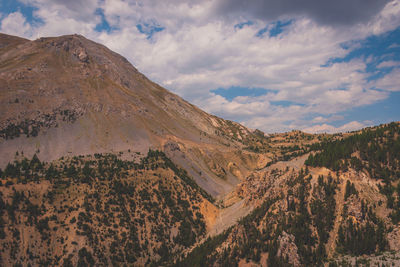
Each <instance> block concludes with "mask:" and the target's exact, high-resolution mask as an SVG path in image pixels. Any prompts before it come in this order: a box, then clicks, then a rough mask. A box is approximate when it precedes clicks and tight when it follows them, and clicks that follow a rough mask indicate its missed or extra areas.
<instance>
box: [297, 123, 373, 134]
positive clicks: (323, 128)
mask: <svg viewBox="0 0 400 267" xmlns="http://www.w3.org/2000/svg"><path fill="white" fill-rule="evenodd" d="M367 126H370V125H369V124H366V123H361V122H358V121H352V122H349V123H346V124H344V125H342V126H339V127H334V126H332V125H329V124H325V123H324V124H319V125H314V126H312V127H308V128H304V129H302V131H304V132H306V133H339V132H350V131H356V130H359V129H361V128H364V127H367Z"/></svg>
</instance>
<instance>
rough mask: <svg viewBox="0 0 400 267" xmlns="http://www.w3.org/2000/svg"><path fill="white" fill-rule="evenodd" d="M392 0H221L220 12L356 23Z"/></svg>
mask: <svg viewBox="0 0 400 267" xmlns="http://www.w3.org/2000/svg"><path fill="white" fill-rule="evenodd" d="M388 2H389V1H387V0H384V1H376V0H351V1H348V0H337V1H321V0H305V1H292V0H252V1H242V0H222V1H219V2H218V3H217V6H216V12H217V13H218V14H220V15H226V14H229V15H234V16H238V15H241V16H244V17H251V18H257V19H261V20H266V21H273V20H277V19H279V18H281V17H283V16H306V17H310V18H312V19H313V20H315V21H316V22H317V23H319V24H322V25H331V26H337V25H346V26H348V25H354V24H357V23H364V22H367V21H369V20H370V19H371V18H372V17H373V16H375V15H377V14H378V13H379V12H380V11H381V10H382V9H383V8H384V7H385V5H386V4H387V3H388Z"/></svg>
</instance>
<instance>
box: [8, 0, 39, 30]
mask: <svg viewBox="0 0 400 267" xmlns="http://www.w3.org/2000/svg"><path fill="white" fill-rule="evenodd" d="M36 10H37V8H36V7H33V6H28V5H25V4H24V3H21V2H19V1H17V0H11V1H7V0H6V1H0V12H1V13H3V14H5V15H8V14H10V13H14V12H20V13H21V14H23V15H24V17H25V18H26V21H27V22H28V23H29V24H32V25H35V24H41V23H44V21H43V20H42V19H40V18H38V17H35V16H34V15H33V13H34V12H35V11H36ZM0 18H1V17H0ZM1 19H2V18H1Z"/></svg>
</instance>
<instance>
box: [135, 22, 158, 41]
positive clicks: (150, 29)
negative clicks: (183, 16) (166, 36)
mask: <svg viewBox="0 0 400 267" xmlns="http://www.w3.org/2000/svg"><path fill="white" fill-rule="evenodd" d="M136 28H137V29H138V30H139V32H141V33H143V34H146V35H147V39H151V37H152V36H153V34H155V33H156V32H160V31H163V30H164V29H165V27H162V26H160V25H158V24H155V23H152V24H150V23H141V24H137V25H136Z"/></svg>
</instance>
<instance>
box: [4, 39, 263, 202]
mask: <svg viewBox="0 0 400 267" xmlns="http://www.w3.org/2000/svg"><path fill="white" fill-rule="evenodd" d="M0 88H1V95H0V167H4V166H5V165H6V164H7V163H8V162H9V161H12V160H13V157H14V154H15V152H16V151H20V152H21V151H23V152H24V153H25V155H26V156H27V157H29V158H30V157H32V156H33V155H34V154H35V153H36V154H37V156H38V157H39V158H40V159H41V160H44V161H52V160H56V159H58V158H60V157H62V156H65V155H70V156H74V155H75V156H76V155H86V154H93V153H104V152H106V153H108V152H119V151H127V149H130V150H132V151H135V152H141V153H146V152H147V151H148V149H149V148H152V149H159V150H163V151H165V152H166V153H169V155H170V156H171V157H176V159H175V161H177V162H178V163H179V164H180V165H182V166H183V167H185V168H186V169H187V170H188V171H191V170H193V171H191V175H192V176H194V178H195V179H196V181H197V182H198V183H199V184H201V185H202V186H203V187H204V188H206V189H207V190H208V191H210V193H211V194H213V195H214V196H217V195H219V194H221V193H226V192H228V191H230V190H231V189H232V187H233V186H234V185H235V184H237V183H238V182H239V181H240V179H242V178H243V177H244V176H246V175H247V173H248V171H249V170H252V169H253V168H255V167H257V164H258V159H256V160H255V159H254V155H251V153H242V152H241V151H242V150H241V149H242V148H243V147H244V146H249V147H256V146H257V144H259V141H260V140H261V142H262V141H263V138H264V136H263V134H261V135H260V134H255V133H253V132H251V131H249V130H248V129H247V128H245V127H243V126H241V125H239V124H237V123H234V122H230V121H225V120H223V119H220V118H218V117H215V116H212V115H209V114H207V113H205V112H203V111H202V110H200V109H198V108H197V107H195V106H193V105H191V104H189V103H188V102H186V101H184V100H183V99H181V98H180V97H178V96H177V95H174V94H172V93H170V92H168V91H167V90H165V89H164V88H162V87H160V86H159V85H157V84H155V83H153V82H151V81H150V80H148V79H147V78H146V77H145V76H144V75H142V74H141V73H139V72H138V71H137V70H136V69H135V68H134V67H133V66H132V65H131V64H130V63H129V62H128V61H127V60H126V59H125V58H123V57H121V56H120V55H118V54H116V53H114V52H112V51H110V50H109V49H107V48H106V47H104V46H102V45H100V44H97V43H94V42H92V41H90V40H87V39H86V38H84V37H82V36H79V35H70V36H61V37H55V38H40V39H38V40H35V41H29V40H25V39H21V38H18V37H13V36H8V35H4V34H0ZM177 151H178V152H179V151H181V152H182V153H178V152H177ZM233 151H239V152H238V155H237V156H234V155H229V156H226V155H227V154H226V152H233ZM181 154H184V155H187V156H188V157H189V159H188V160H185V158H182V155H181ZM232 156H233V157H234V158H235V162H231V161H230V160H229V158H231V157H232ZM256 157H259V156H256ZM217 159H218V160H217ZM261 160H263V161H261V163H262V164H264V163H265V160H270V159H261ZM263 162H264V163H263ZM195 163H196V164H195ZM233 163H235V165H233ZM200 172H201V173H202V174H203V175H202V176H200V175H198V173H200Z"/></svg>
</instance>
